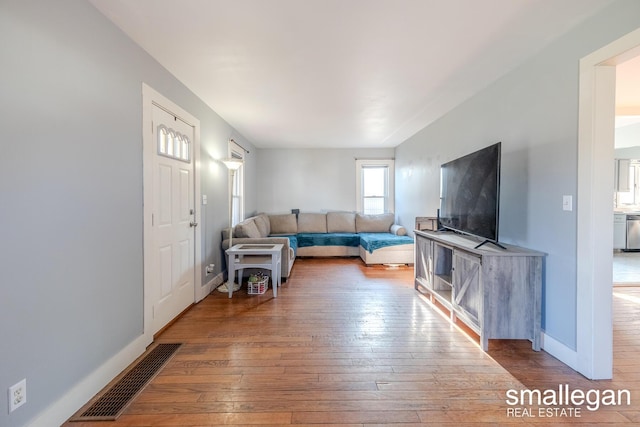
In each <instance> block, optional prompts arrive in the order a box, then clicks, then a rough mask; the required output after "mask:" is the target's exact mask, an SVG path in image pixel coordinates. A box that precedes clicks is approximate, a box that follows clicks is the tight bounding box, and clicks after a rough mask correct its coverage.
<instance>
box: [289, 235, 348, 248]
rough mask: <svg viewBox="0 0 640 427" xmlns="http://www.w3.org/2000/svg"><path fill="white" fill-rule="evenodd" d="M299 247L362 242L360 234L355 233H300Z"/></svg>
mask: <svg viewBox="0 0 640 427" xmlns="http://www.w3.org/2000/svg"><path fill="white" fill-rule="evenodd" d="M297 238H298V247H300V248H304V247H308V246H353V247H357V246H358V245H359V244H360V235H359V234H355V233H298V234H297Z"/></svg>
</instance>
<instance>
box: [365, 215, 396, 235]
mask: <svg viewBox="0 0 640 427" xmlns="http://www.w3.org/2000/svg"><path fill="white" fill-rule="evenodd" d="M393 221H394V215H393V214H392V213H386V214H378V215H364V214H356V232H357V233H388V232H389V229H390V228H391V226H392V225H393Z"/></svg>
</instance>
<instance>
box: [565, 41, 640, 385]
mask: <svg viewBox="0 0 640 427" xmlns="http://www.w3.org/2000/svg"><path fill="white" fill-rule="evenodd" d="M639 55H640V29H638V30H635V31H633V32H631V33H629V34H627V35H626V36H624V37H622V38H620V39H618V40H616V41H614V42H612V43H610V44H609V45H607V46H605V47H603V48H601V49H599V50H597V51H595V52H593V53H592V54H590V55H588V56H586V57H585V58H583V59H582V60H581V61H580V103H579V130H578V233H577V234H578V239H577V240H578V242H577V243H578V245H577V336H576V338H577V339H576V361H575V362H576V363H575V365H576V366H575V368H576V369H577V370H578V371H579V372H580V373H582V374H583V375H585V376H586V377H587V378H590V379H608V378H612V376H613V326H612V323H613V322H612V309H611V306H612V271H613V251H612V248H613V220H612V219H613V203H612V197H611V196H612V194H611V189H612V188H613V185H614V182H613V181H614V180H613V177H614V161H613V160H614V132H613V129H614V127H615V81H616V66H617V65H619V64H622V63H624V62H625V61H628V60H630V59H631V58H634V57H637V56H639Z"/></svg>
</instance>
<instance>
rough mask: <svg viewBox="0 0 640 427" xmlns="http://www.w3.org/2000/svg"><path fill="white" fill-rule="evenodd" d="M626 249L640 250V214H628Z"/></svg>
mask: <svg viewBox="0 0 640 427" xmlns="http://www.w3.org/2000/svg"><path fill="white" fill-rule="evenodd" d="M626 250H628V251H634V250H640V214H638V215H630V214H627V246H626Z"/></svg>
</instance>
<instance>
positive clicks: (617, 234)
mask: <svg viewBox="0 0 640 427" xmlns="http://www.w3.org/2000/svg"><path fill="white" fill-rule="evenodd" d="M626 246H627V215H626V214H624V213H614V214H613V249H624V248H626Z"/></svg>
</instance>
